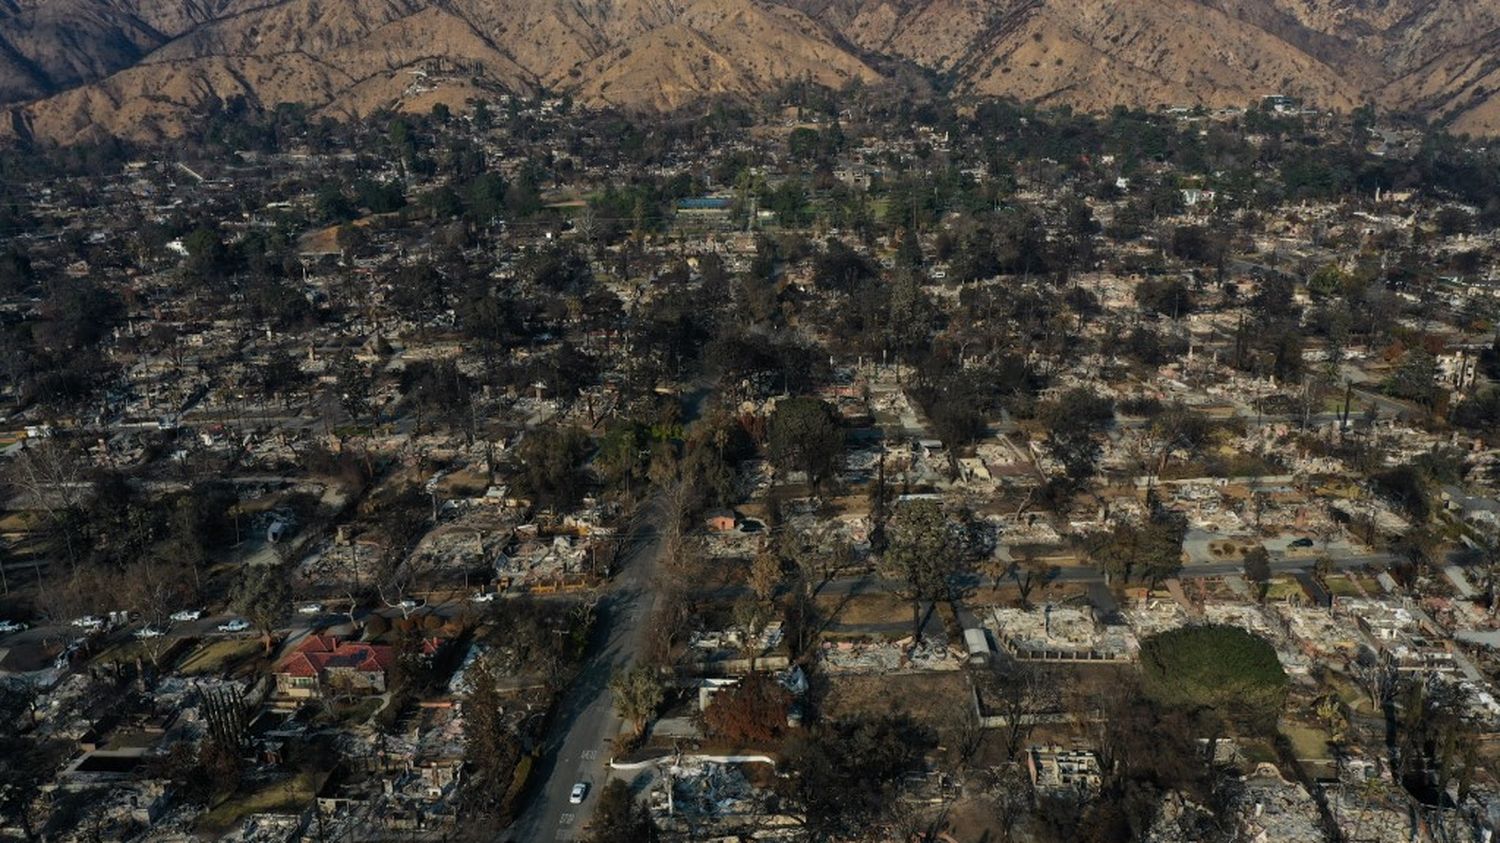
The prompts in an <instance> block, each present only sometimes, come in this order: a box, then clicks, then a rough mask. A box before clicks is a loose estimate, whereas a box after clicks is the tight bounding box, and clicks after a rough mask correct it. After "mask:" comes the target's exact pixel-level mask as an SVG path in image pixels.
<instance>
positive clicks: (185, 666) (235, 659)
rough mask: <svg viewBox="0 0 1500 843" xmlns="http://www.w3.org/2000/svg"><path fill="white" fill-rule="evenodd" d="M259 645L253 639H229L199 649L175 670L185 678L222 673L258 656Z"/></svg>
mask: <svg viewBox="0 0 1500 843" xmlns="http://www.w3.org/2000/svg"><path fill="white" fill-rule="evenodd" d="M260 652H261V643H260V641H259V640H257V639H253V638H231V639H224V640H221V641H214V642H211V643H208V644H204V645H203V646H202V647H199V648H198V649H197V650H195V651H194V652H193V653H192V654H191V655H189V656H188V657H187V658H186V659H183V662H182V666H181V667H179V668H178V669H177V672H178V673H181V674H183V675H185V676H193V675H202V674H209V673H213V674H217V673H223V672H224V671H225V670H226V669H227V668H230V667H233V666H234V665H237V664H239V663H240V662H243V661H245V660H246V659H251V658H254V657H256V656H258V655H260Z"/></svg>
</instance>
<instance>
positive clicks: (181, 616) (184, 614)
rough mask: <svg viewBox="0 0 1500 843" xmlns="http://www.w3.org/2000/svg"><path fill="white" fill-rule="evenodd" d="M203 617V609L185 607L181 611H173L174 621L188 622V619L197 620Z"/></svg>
mask: <svg viewBox="0 0 1500 843" xmlns="http://www.w3.org/2000/svg"><path fill="white" fill-rule="evenodd" d="M201 617H203V610H202V609H183V610H182V611H180V612H173V613H172V621H173V622H174V623H187V622H188V621H195V620H197V619H199V618H201Z"/></svg>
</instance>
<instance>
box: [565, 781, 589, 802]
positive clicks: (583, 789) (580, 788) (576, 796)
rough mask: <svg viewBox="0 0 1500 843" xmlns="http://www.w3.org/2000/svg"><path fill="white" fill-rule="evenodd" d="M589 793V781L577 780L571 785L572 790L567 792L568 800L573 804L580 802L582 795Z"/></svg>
mask: <svg viewBox="0 0 1500 843" xmlns="http://www.w3.org/2000/svg"><path fill="white" fill-rule="evenodd" d="M588 795H589V783H588V782H579V783H578V784H575V785H573V790H572V791H570V792H569V793H568V801H569V802H571V803H573V804H574V805H579V804H582V802H583V797H585V796H588Z"/></svg>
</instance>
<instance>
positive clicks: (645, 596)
mask: <svg viewBox="0 0 1500 843" xmlns="http://www.w3.org/2000/svg"><path fill="white" fill-rule="evenodd" d="M661 517H662V512H661V509H660V507H658V506H657V505H656V504H655V503H654V502H652V503H649V504H647V505H646V506H645V508H644V509H643V512H642V516H641V517H640V518H639V519H638V520H637V522H636V526H635V527H634V528H633V530H632V532H631V540H630V544H629V546H628V549H627V551H626V556H625V557H624V559H623V565H622V567H621V570H620V572H619V573H618V574H617V575H616V577H615V580H614V585H613V587H612V588H611V589H610V591H609V593H608V594H607V595H605V597H604V598H603V599H602V600H600V602H599V607H598V612H599V615H598V619H597V626H596V627H595V628H596V629H597V630H598V632H597V633H596V635H595V640H594V641H593V642H591V646H590V655H589V656H588V658H587V660H586V661H585V662H584V664H583V666H582V668H580V670H579V674H578V678H577V679H576V680H575V681H574V683H573V685H572V686H571V687H570V688H569V689H568V691H567V693H566V694H565V695H564V696H563V699H562V702H561V704H560V705H559V706H558V709H557V711H556V712H554V714H553V720H552V725H551V727H550V733H549V734H548V736H547V739H546V743H545V744H544V745H543V747H542V761H541V763H540V765H539V766H538V767H537V772H536V774H535V777H534V780H535V781H537V782H540V785H539V786H538V787H537V788H536V789H535V790H534V791H533V793H532V797H531V802H530V804H528V805H527V807H526V810H525V812H524V813H522V814H521V816H520V817H519V818H517V820H516V821H515V823H513V824H512V825H511V827H510V829H509V830H508V831H507V832H506V833H505V834H504V835H503V836H502V837H501V839H502V840H507V841H515V843H523V841H524V842H525V843H531V841H546V840H577V839H579V838H582V837H583V836H584V827H585V826H586V825H587V824H588V819H589V816H590V814H591V813H592V812H593V806H594V805H595V804H596V803H597V802H598V797H599V791H600V790H601V789H603V787H604V784H605V782H607V781H608V780H609V770H608V768H607V766H606V765H607V764H608V763H609V759H610V756H611V754H612V741H613V739H614V738H615V736H617V735H618V734H619V733H620V718H619V717H618V716H616V714H615V711H614V705H613V702H612V701H611V699H610V694H609V680H610V677H612V676H614V674H615V672H616V671H618V670H621V669H623V668H625V667H628V666H629V665H630V664H631V663H632V662H634V661H635V659H636V657H637V655H638V654H639V653H640V652H641V651H642V649H643V644H644V642H645V637H646V625H647V621H648V620H649V619H650V617H651V608H652V606H653V605H654V602H655V596H656V594H657V589H656V582H655V579H656V572H657V570H658V562H659V561H660V556H661V543H660V541H659V538H658V524H659V523H660V518H661ZM580 781H582V782H588V783H589V794H588V797H587V798H586V799H585V800H584V802H583V804H582V805H572V804H569V802H568V791H569V790H571V789H572V787H573V784H574V783H575V782H580Z"/></svg>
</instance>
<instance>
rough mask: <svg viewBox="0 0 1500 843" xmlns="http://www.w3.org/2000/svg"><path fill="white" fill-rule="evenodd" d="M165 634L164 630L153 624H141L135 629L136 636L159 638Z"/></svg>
mask: <svg viewBox="0 0 1500 843" xmlns="http://www.w3.org/2000/svg"><path fill="white" fill-rule="evenodd" d="M166 634H167V632H166V630H164V629H157V628H156V627H154V626H143V627H141V628H140V629H137V630H136V631H135V637H136V638H160V637H162V636H163V635H166Z"/></svg>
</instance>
